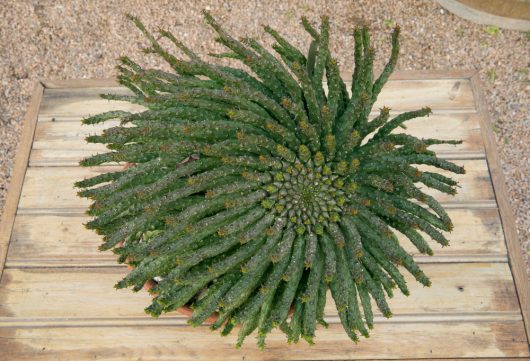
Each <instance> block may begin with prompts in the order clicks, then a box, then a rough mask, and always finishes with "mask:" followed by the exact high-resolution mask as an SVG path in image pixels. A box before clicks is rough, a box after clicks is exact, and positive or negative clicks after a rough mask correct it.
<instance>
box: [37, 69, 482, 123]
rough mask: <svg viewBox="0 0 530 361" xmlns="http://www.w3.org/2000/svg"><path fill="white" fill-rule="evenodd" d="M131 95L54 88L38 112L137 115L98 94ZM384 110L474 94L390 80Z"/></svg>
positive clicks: (440, 105)
mask: <svg viewBox="0 0 530 361" xmlns="http://www.w3.org/2000/svg"><path fill="white" fill-rule="evenodd" d="M108 92H112V93H117V94H131V92H130V91H129V90H128V89H126V88H116V87H93V88H56V89H53V88H52V89H46V91H45V92H44V97H43V103H42V107H41V110H40V117H42V119H51V118H62V117H77V118H81V117H86V116H89V115H93V114H96V113H99V112H103V111H108V110H117V109H121V110H126V111H134V112H136V111H140V110H141V109H142V107H139V106H137V105H134V104H130V103H127V102H115V101H112V102H109V101H107V100H104V99H101V98H100V97H99V94H101V93H108ZM383 106H387V107H389V108H391V109H392V110H394V111H405V110H413V109H418V108H421V107H424V106H429V107H431V108H432V109H433V111H434V112H445V113H447V112H450V113H454V112H456V113H458V112H474V109H475V108H474V106H475V104H474V102H473V93H472V91H471V85H470V82H469V80H468V79H407V80H391V81H389V82H388V83H387V85H386V87H385V88H384V89H383V91H382V92H381V94H380V95H379V99H378V101H377V102H376V103H375V105H374V109H376V110H377V109H378V108H380V107H383Z"/></svg>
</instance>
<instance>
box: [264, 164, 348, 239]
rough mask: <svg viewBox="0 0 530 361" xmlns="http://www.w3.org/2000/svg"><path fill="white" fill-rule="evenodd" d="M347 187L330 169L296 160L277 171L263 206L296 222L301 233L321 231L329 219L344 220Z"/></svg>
mask: <svg viewBox="0 0 530 361" xmlns="http://www.w3.org/2000/svg"><path fill="white" fill-rule="evenodd" d="M343 186H344V181H343V179H342V177H341V176H339V175H337V174H335V173H333V172H332V171H331V170H330V168H328V167H326V166H315V165H314V164H313V163H312V162H311V161H309V162H307V163H305V164H303V163H302V162H300V161H299V160H296V161H295V162H294V163H293V164H287V165H285V166H284V168H283V169H282V170H281V171H278V172H277V173H275V174H274V181H273V183H272V184H269V185H268V186H267V187H266V188H265V189H266V190H267V191H268V193H269V197H268V198H266V199H265V200H264V201H263V202H262V205H263V206H264V207H265V208H268V209H272V208H274V209H275V211H276V213H278V214H279V215H281V216H284V217H286V218H288V219H289V220H290V222H292V223H294V224H296V225H297V227H296V230H297V232H298V233H300V234H303V233H304V232H306V231H310V232H314V233H317V234H320V233H321V232H322V230H323V228H324V227H325V225H326V224H327V223H328V222H337V221H338V220H339V219H340V216H339V215H340V213H341V211H342V206H343V205H344V203H345V201H346V196H345V193H344V191H343V190H342V188H343Z"/></svg>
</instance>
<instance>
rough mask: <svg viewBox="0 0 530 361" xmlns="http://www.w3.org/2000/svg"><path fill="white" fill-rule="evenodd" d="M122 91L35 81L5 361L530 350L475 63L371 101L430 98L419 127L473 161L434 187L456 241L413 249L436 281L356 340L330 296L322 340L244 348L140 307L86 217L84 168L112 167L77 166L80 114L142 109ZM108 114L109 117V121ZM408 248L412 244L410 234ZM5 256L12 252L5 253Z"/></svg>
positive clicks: (95, 83)
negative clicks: (440, 188)
mask: <svg viewBox="0 0 530 361" xmlns="http://www.w3.org/2000/svg"><path fill="white" fill-rule="evenodd" d="M108 91H111V92H118V93H124V92H125V91H126V90H125V89H123V88H120V87H118V86H117V85H116V84H115V83H114V82H113V81H109V80H70V81H46V82H43V83H42V84H39V85H37V87H36V89H35V93H34V95H33V99H32V101H31V104H30V107H29V110H28V113H27V116H26V118H25V124H24V129H23V132H22V138H21V142H20V149H19V151H18V153H17V156H16V160H15V167H14V173H13V177H12V181H11V185H10V187H9V193H8V197H7V203H6V206H5V210H4V215H3V219H2V223H1V224H0V270H2V269H3V272H2V278H1V280H0V359H1V360H33V359H38V360H54V361H57V360H85V359H98V360H100V359H109V360H190V359H193V360H257V359H266V360H283V359H285V360H302V359H303V360H306V359H310V360H317V359H318V360H320V359H326V360H328V359H429V358H436V359H456V358H479V359H481V360H484V359H488V360H490V359H511V360H513V359H515V358H521V359H522V358H528V357H529V356H530V353H529V344H528V334H529V333H530V331H529V325H530V320H529V317H530V312H529V311H530V297H529V285H528V281H527V278H526V272H525V270H524V267H523V262H522V258H521V254H520V249H519V244H518V241H517V235H516V231H515V224H514V219H513V216H512V215H511V213H510V210H509V204H508V201H507V195H506V190H505V188H504V182H503V176H502V173H501V169H500V165H499V160H498V157H497V153H496V150H495V143H494V139H493V136H492V134H491V126H490V124H489V122H488V115H487V112H486V108H485V104H484V98H483V96H482V95H481V91H480V85H479V81H478V77H477V75H476V74H473V72H469V71H449V72H403V73H398V74H395V75H394V76H393V78H392V80H391V81H390V82H389V83H388V85H387V87H386V88H385V90H384V91H383V93H382V95H381V96H380V100H379V101H378V103H377V104H376V106H375V107H374V109H375V110H377V108H379V107H381V106H383V105H387V106H389V107H391V108H392V111H393V112H401V111H405V110H411V109H416V108H420V107H422V106H427V105H428V106H430V107H432V109H433V111H434V114H433V115H432V116H431V117H429V118H427V119H425V120H414V121H412V122H410V124H409V131H410V132H412V133H414V134H416V135H421V136H423V137H439V138H444V139H463V140H464V143H463V144H462V145H460V146H457V147H453V146H446V145H443V146H437V147H438V149H437V150H438V151H439V154H440V155H441V156H442V157H444V158H447V159H452V160H454V161H455V162H456V163H458V164H462V165H464V166H465V168H466V170H467V174H466V175H464V176H459V177H457V178H458V179H459V181H460V182H461V186H462V187H461V189H460V192H459V194H458V195H457V196H456V197H454V198H450V197H447V196H444V195H440V194H437V196H439V199H440V200H441V201H442V202H443V203H444V204H445V206H446V207H447V209H448V211H449V213H450V216H451V217H452V218H453V220H454V223H455V229H454V231H453V232H452V233H451V235H450V240H451V246H450V247H445V248H443V249H442V248H441V247H439V246H438V245H433V248H434V251H435V256H433V257H428V256H421V255H418V254H417V253H415V254H414V256H415V258H416V259H417V260H418V261H419V262H421V264H422V267H423V269H424V271H425V272H426V273H427V275H428V276H430V277H431V279H432V283H433V286H432V287H431V288H424V287H422V286H421V285H419V284H418V283H416V282H413V281H412V280H411V278H410V277H408V279H409V280H410V281H411V282H410V289H411V296H410V297H408V298H406V297H404V296H402V295H397V296H396V297H395V298H394V299H392V300H390V306H391V308H392V310H393V311H394V314H395V316H394V317H393V318H391V319H390V320H386V319H383V318H382V317H381V316H380V315H376V325H375V328H374V330H373V332H372V334H371V337H370V338H369V339H363V340H361V342H360V343H359V344H357V345H355V344H353V343H352V342H350V341H349V340H348V338H347V336H346V335H345V333H344V331H343V330H342V327H341V325H340V324H339V323H338V319H337V316H336V312H334V305H333V304H332V302H330V303H329V305H328V309H327V313H326V314H327V315H328V320H329V321H330V322H331V325H330V327H329V329H327V330H325V329H319V330H318V331H317V338H316V345H315V346H312V347H309V346H308V345H307V344H306V343H305V342H301V343H300V344H297V345H291V346H288V345H287V344H286V342H285V337H284V335H283V334H281V333H279V332H274V333H273V334H272V335H271V336H270V337H269V338H268V342H267V346H268V347H267V349H266V351H264V352H260V351H258V350H257V348H256V346H255V342H254V339H253V337H250V338H249V339H248V340H247V342H246V344H245V345H244V346H243V348H242V349H241V350H236V349H234V346H233V345H234V343H235V340H234V337H232V336H230V337H225V338H222V337H220V336H219V334H218V333H217V332H214V333H212V332H210V331H209V330H208V328H207V327H199V328H192V327H190V326H187V325H186V318H185V317H184V316H181V315H179V314H176V313H174V314H170V315H166V316H163V317H161V318H160V319H158V320H157V319H152V318H150V317H148V316H147V315H145V314H144V312H143V308H144V307H145V306H146V305H147V304H148V303H149V295H148V294H147V293H146V292H144V291H142V292H139V293H136V294H134V293H132V292H130V291H129V290H121V291H116V290H115V289H114V288H113V287H112V286H113V285H114V283H115V282H116V281H117V280H118V279H120V278H121V277H122V276H123V274H124V273H125V272H126V269H125V268H124V267H122V266H119V265H117V264H116V262H115V259H114V256H113V254H112V253H110V252H106V253H100V252H98V251H97V246H98V244H99V243H100V239H99V237H98V236H96V235H95V234H93V233H92V232H91V231H88V230H85V229H84V227H83V225H82V224H83V222H85V221H86V220H87V217H86V216H85V215H84V210H85V208H86V206H87V204H88V203H87V201H86V200H84V199H80V198H78V197H77V196H76V191H75V189H73V187H72V184H73V182H74V181H75V180H79V179H82V178H84V177H88V176H92V175H95V174H97V173H99V172H101V171H105V170H108V169H111V168H115V166H106V167H99V168H92V169H84V168H80V167H78V165H77V162H78V161H79V159H81V158H82V157H84V156H86V155H89V154H92V153H94V152H96V151H99V150H101V148H98V147H97V146H94V145H88V144H85V142H84V140H83V138H84V137H85V136H86V135H87V134H89V133H92V134H93V133H95V132H97V131H100V130H101V129H102V128H103V127H102V126H81V124H80V122H79V120H80V119H81V117H84V116H87V115H89V114H95V113H99V112H102V111H104V110H110V109H127V110H131V109H132V110H134V109H139V108H138V107H136V106H131V105H130V104H127V103H120V102H108V101H106V100H102V99H100V98H99V97H98V95H97V94H99V93H102V92H108ZM106 126H108V125H106ZM409 250H410V251H411V252H412V248H410V247H409ZM4 260H5V261H4Z"/></svg>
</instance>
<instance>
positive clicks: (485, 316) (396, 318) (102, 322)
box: [0, 312, 522, 328]
mask: <svg viewBox="0 0 530 361" xmlns="http://www.w3.org/2000/svg"><path fill="white" fill-rule="evenodd" d="M188 319H189V317H188V316H184V315H174V316H164V317H162V318H159V319H155V318H150V317H148V316H146V317H122V318H120V317H115V318H79V319H74V318H33V319H31V318H28V319H13V318H10V317H1V318H0V328H14V327H16V328H24V327H27V328H34V327H46V328H48V327H130V326H186V327H187V326H189V325H188V323H187V321H188ZM324 320H326V322H328V323H330V324H340V318H339V316H327V317H324ZM520 321H522V316H521V314H520V313H518V312H478V313H433V314H401V315H393V316H392V317H391V318H385V317H384V316H381V315H374V322H375V323H399V324H403V323H444V322H458V323H467V322H473V323H477V322H520ZM202 327H205V326H202Z"/></svg>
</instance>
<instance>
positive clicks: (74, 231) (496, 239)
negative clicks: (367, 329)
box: [7, 208, 506, 267]
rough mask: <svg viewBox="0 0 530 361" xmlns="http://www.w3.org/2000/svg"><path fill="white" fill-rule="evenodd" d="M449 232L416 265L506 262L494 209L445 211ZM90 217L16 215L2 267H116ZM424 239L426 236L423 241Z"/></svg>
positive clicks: (405, 240)
mask: <svg viewBox="0 0 530 361" xmlns="http://www.w3.org/2000/svg"><path fill="white" fill-rule="evenodd" d="M448 213H449V216H450V217H451V218H452V219H453V222H454V224H455V228H454V230H453V232H451V233H449V234H446V236H447V237H448V239H449V240H450V241H451V244H450V246H449V247H443V248H442V247H441V246H440V245H438V244H435V242H434V241H432V240H429V244H430V245H431V246H432V248H433V250H434V253H435V255H436V257H435V258H433V257H428V256H423V257H419V258H418V260H421V261H422V262H433V261H438V260H440V258H442V257H446V258H447V261H454V260H455V259H460V260H462V259H467V260H468V261H471V260H475V261H481V260H482V259H484V258H492V257H498V258H501V259H505V258H506V248H505V245H504V237H503V234H502V226H501V222H500V218H499V215H498V211H497V209H495V208H492V209H450V210H448ZM89 219H90V218H89V217H87V216H83V215H79V214H78V215H31V214H28V215H23V214H22V215H18V216H17V218H16V220H15V225H14V227H13V234H12V237H11V243H10V247H9V253H8V258H7V267H39V266H46V265H49V266H57V267H59V266H69V265H72V264H76V265H77V266H82V265H83V266H101V265H114V264H116V256H115V255H114V254H112V253H110V252H100V251H98V250H97V247H98V245H99V244H100V243H101V238H100V236H98V235H96V234H95V233H94V232H93V231H91V230H88V229H86V228H85V227H84V226H83V224H84V223H85V222H86V221H88V220H89ZM398 237H399V238H400V240H401V241H402V244H403V245H404V247H405V249H406V250H407V251H409V252H411V253H412V254H413V255H415V256H418V252H417V251H416V250H415V248H414V247H413V246H412V245H411V244H410V242H409V241H408V240H407V239H406V238H405V237H403V236H401V235H398ZM427 238H428V237H427Z"/></svg>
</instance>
